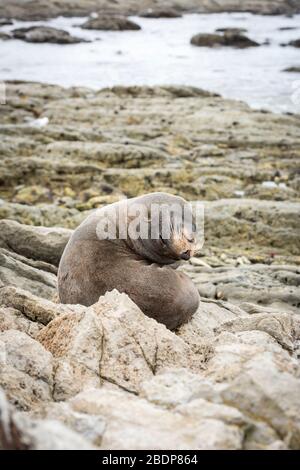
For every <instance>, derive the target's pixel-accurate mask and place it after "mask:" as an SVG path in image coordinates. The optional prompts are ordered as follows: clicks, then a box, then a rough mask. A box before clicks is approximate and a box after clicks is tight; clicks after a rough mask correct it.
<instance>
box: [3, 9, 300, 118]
mask: <svg viewBox="0 0 300 470" xmlns="http://www.w3.org/2000/svg"><path fill="white" fill-rule="evenodd" d="M85 20H86V18H63V17H59V18H55V19H52V20H50V21H39V22H34V23H33V22H20V21H15V22H14V25H13V26H4V27H2V28H0V31H2V32H8V31H10V30H11V29H14V28H17V27H25V26H31V25H33V24H35V25H36V24H44V25H46V24H47V25H50V26H53V27H57V28H62V29H64V30H67V31H69V32H70V33H71V34H73V35H75V36H79V37H83V38H86V39H89V40H92V42H91V43H81V44H74V45H57V44H29V43H26V42H23V41H20V40H9V41H0V80H1V81H5V80H9V79H20V80H34V81H39V82H46V83H56V84H59V85H63V86H71V85H79V86H87V87H92V88H103V87H110V86H113V85H158V84H159V85H161V84H183V85H193V86H197V87H201V88H204V89H206V90H210V91H214V92H217V93H220V94H221V95H222V96H224V97H227V98H234V99H240V100H243V101H246V102H247V103H248V104H249V105H250V106H252V107H254V108H263V109H269V110H272V111H275V112H294V113H299V112H300V74H299V73H287V72H283V69H285V68H287V67H291V66H298V67H299V66H300V50H299V49H297V48H295V47H282V46H281V44H282V43H287V42H289V41H290V40H293V39H297V38H300V15H295V16H294V17H292V18H288V17H285V16H258V15H252V14H248V13H223V14H209V15H207V14H201V15H197V14H189V15H185V16H183V17H182V18H175V19H148V18H138V17H132V20H133V21H135V22H136V23H138V24H140V26H141V27H142V30H141V31H126V32H125V31H122V32H104V31H88V30H83V29H81V28H80V27H79V25H80V24H82V23H84V21H85ZM221 27H241V28H246V29H247V33H245V34H246V35H247V36H248V37H250V38H251V39H254V40H256V41H257V42H259V43H265V42H266V41H267V42H269V44H268V45H267V44H265V45H262V46H261V47H257V48H249V49H244V50H239V49H233V48H231V47H228V48H218V49H211V48H200V47H195V46H192V45H191V44H190V39H191V37H192V36H193V35H194V34H197V33H200V32H207V33H208V32H211V33H212V32H214V31H215V30H216V28H221ZM282 27H288V28H295V29H290V30H285V31H281V30H279V28H282Z"/></svg>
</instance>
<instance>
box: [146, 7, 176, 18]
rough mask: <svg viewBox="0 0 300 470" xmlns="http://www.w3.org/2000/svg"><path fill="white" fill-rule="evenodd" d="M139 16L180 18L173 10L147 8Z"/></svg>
mask: <svg viewBox="0 0 300 470" xmlns="http://www.w3.org/2000/svg"><path fill="white" fill-rule="evenodd" d="M139 16H142V17H143V18H180V17H181V16H182V15H181V14H180V13H179V12H178V11H177V10H175V9H173V8H154V9H152V8H148V9H147V10H145V11H142V12H141V13H140V15H139Z"/></svg>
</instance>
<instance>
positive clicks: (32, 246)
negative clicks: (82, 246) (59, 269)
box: [0, 220, 71, 265]
mask: <svg viewBox="0 0 300 470" xmlns="http://www.w3.org/2000/svg"><path fill="white" fill-rule="evenodd" d="M70 236H71V231H70V230H67V229H61V228H55V227H53V228H50V229H48V228H45V227H32V226H26V225H21V224H19V223H18V222H15V221H13V220H0V246H2V247H4V248H6V249H9V250H11V251H14V252H15V253H19V254H21V255H24V256H25V257H27V258H32V259H39V260H42V261H45V262H47V263H52V264H55V265H58V263H59V260H60V258H61V255H62V253H63V250H64V248H65V246H66V244H67V242H68V240H69V238H70Z"/></svg>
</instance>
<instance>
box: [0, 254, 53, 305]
mask: <svg viewBox="0 0 300 470" xmlns="http://www.w3.org/2000/svg"><path fill="white" fill-rule="evenodd" d="M30 264H35V263H34V261H33V263H30V261H28V259H27V258H25V257H23V256H20V255H17V254H15V253H13V252H10V251H8V250H5V249H3V248H0V268H1V269H0V281H1V282H2V284H3V285H4V286H9V285H10V286H15V287H20V288H21V289H26V290H28V291H30V292H32V293H33V294H35V295H39V296H41V297H45V298H52V297H53V295H54V294H55V292H56V286H57V282H56V275H55V274H54V273H51V272H47V271H44V270H43V269H42V268H43V267H46V268H47V267H48V266H47V264H46V263H45V264H44V266H43V264H42V263H40V264H39V266H32V265H30ZM36 264H38V263H36ZM39 268H40V269H39ZM50 269H51V268H50Z"/></svg>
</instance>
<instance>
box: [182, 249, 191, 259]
mask: <svg viewBox="0 0 300 470" xmlns="http://www.w3.org/2000/svg"><path fill="white" fill-rule="evenodd" d="M190 257H191V251H190V250H187V251H183V252H182V253H181V255H180V258H181V259H185V260H188V259H190Z"/></svg>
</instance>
